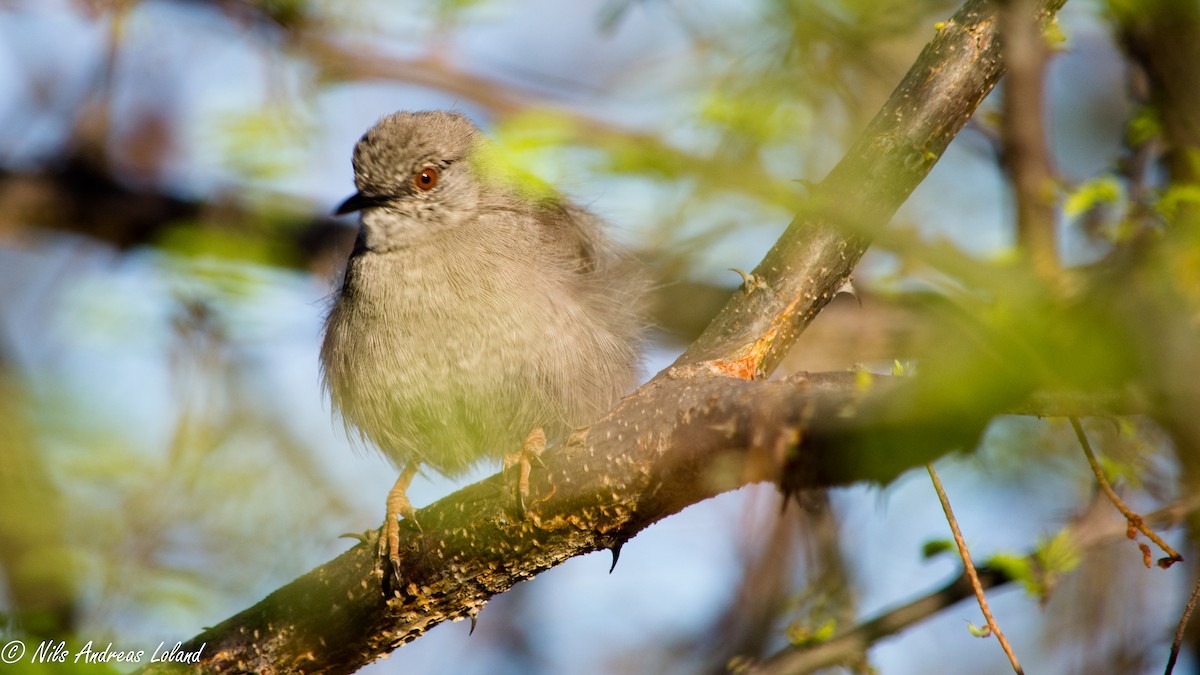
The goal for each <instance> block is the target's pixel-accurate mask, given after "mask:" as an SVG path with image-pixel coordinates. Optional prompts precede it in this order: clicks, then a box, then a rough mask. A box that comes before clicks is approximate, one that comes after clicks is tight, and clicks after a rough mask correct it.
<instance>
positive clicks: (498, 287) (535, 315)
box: [321, 112, 644, 476]
mask: <svg viewBox="0 0 1200 675" xmlns="http://www.w3.org/2000/svg"><path fill="white" fill-rule="evenodd" d="M503 165H504V163H503V162H501V161H496V156H495V154H494V152H493V150H492V149H491V147H490V145H489V144H488V142H487V140H486V138H485V137H484V136H483V135H482V134H481V133H480V132H479V130H478V129H477V128H476V127H475V126H474V125H473V124H472V123H471V122H470V121H469V120H467V119H466V118H465V117H463V116H462V115H458V114H454V113H446V112H417V113H410V112H400V113H396V114H394V115H390V116H388V117H385V118H384V119H382V120H380V122H379V123H378V124H377V125H375V127H373V128H372V129H370V130H369V131H367V133H366V134H365V135H363V137H362V139H361V140H359V142H358V145H357V146H356V147H355V149H354V178H355V183H356V185H357V187H358V193H357V194H355V195H354V196H353V197H351V198H350V199H349V200H347V202H346V203H345V204H344V205H343V206H342V208H341V209H339V212H349V211H361V212H362V215H361V229H360V232H359V236H358V241H357V243H356V245H355V249H354V252H353V253H352V254H351V256H350V260H349V262H348V263H347V266H346V271H345V278H344V280H343V282H342V286H341V289H340V290H339V292H338V293H337V296H336V300H335V302H334V305H333V308H332V309H331V311H330V312H329V316H328V318H327V320H326V323H325V339H324V344H323V345H322V347H321V364H322V370H323V377H324V382H325V387H326V388H327V389H328V391H329V393H330V396H331V398H332V400H333V404H334V407H335V409H336V410H337V411H338V412H340V414H341V415H342V417H343V418H344V419H345V421H346V422H347V425H348V426H352V427H353V428H356V429H357V430H358V432H359V433H361V435H362V436H364V437H365V438H367V439H369V440H370V441H371V442H372V443H373V444H374V445H376V446H377V447H378V448H379V449H380V450H381V451H382V452H383V453H384V454H385V455H386V456H387V457H388V458H389V459H390V460H391V461H392V462H393V463H395V464H396V465H397V466H403V465H405V464H407V463H409V462H414V461H415V462H420V463H421V464H425V465H428V466H430V467H432V468H434V469H436V470H437V471H439V472H441V473H443V474H446V475H449V476H454V475H457V474H461V473H462V472H464V471H465V470H467V469H468V468H469V467H471V466H472V465H473V464H475V463H476V462H477V461H479V460H481V459H484V458H498V457H500V456H502V455H504V454H506V453H512V452H515V451H517V450H519V449H520V447H521V442H522V440H523V439H524V438H525V435H526V434H528V433H529V432H530V431H531V430H532V429H534V428H536V427H541V428H543V429H544V430H545V432H546V434H547V436H548V437H549V438H550V439H551V440H552V441H553V440H554V439H555V438H562V437H563V436H564V435H565V434H566V433H567V432H568V431H569V430H571V429H573V428H575V427H577V426H580V425H583V424H585V423H588V422H590V421H592V420H593V419H594V418H595V417H596V416H598V415H599V414H600V413H602V412H603V411H604V410H606V409H607V408H608V407H609V406H610V405H611V404H612V403H613V402H614V401H615V400H616V399H617V398H618V397H619V396H620V395H622V394H623V393H625V392H626V391H627V390H628V389H629V388H630V387H631V386H632V385H633V384H634V380H635V377H636V374H637V370H638V340H639V334H640V331H641V325H642V324H641V320H640V319H639V315H638V309H639V304H640V302H639V301H640V298H641V295H642V292H643V289H644V282H643V280H642V278H641V277H640V276H639V275H638V274H637V273H636V269H635V268H634V267H633V266H632V265H631V264H630V263H629V260H628V258H627V257H626V256H624V255H623V254H621V253H620V252H619V251H617V250H616V249H615V248H614V247H613V246H612V245H611V243H610V242H609V241H608V240H607V239H606V238H605V236H604V233H603V231H602V228H601V223H600V222H599V221H598V219H597V218H596V217H594V216H592V215H591V214H589V213H588V212H586V211H584V210H583V209H580V208H578V207H576V206H574V205H572V204H570V203H568V202H567V201H566V200H565V199H564V198H562V197H561V196H559V195H558V194H557V193H555V192H553V191H552V190H551V189H549V188H547V187H545V186H544V185H541V184H538V183H536V182H532V181H530V180H529V179H526V178H523V177H521V176H520V175H518V172H515V171H512V170H505V169H503V168H502V167H503ZM428 169H433V170H434V172H435V173H436V175H434V184H433V185H432V187H429V180H428V178H429V175H430V174H426V176H425V179H422V178H421V174H422V172H423V171H426V170H428Z"/></svg>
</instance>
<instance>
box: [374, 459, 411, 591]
mask: <svg viewBox="0 0 1200 675" xmlns="http://www.w3.org/2000/svg"><path fill="white" fill-rule="evenodd" d="M418 466H419V465H418V463H417V462H409V463H408V464H406V465H405V466H404V470H403V471H401V472H400V477H399V478H397V479H396V484H395V485H393V486H392V489H391V491H390V492H388V496H387V520H385V521H384V523H383V536H381V537H379V557H380V558H387V559H388V560H391V561H392V568H393V570H394V569H395V568H396V567H397V566H399V565H400V522H399V520H397V517H398V516H404V518H405V519H406V520H409V521H411V522H412V524H413V525H416V526H417V529H418V530H419V529H421V525H420V524H419V523H418V522H417V511H416V509H414V508H413V505H412V502H410V501H408V486H409V485H411V484H412V479H413V476H416V475H417V467H418Z"/></svg>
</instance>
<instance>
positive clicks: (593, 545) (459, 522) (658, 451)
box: [184, 0, 1063, 672]
mask: <svg viewBox="0 0 1200 675" xmlns="http://www.w3.org/2000/svg"><path fill="white" fill-rule="evenodd" d="M1062 2H1063V0H1049V1H1048V2H1046V3H1044V5H1043V7H1042V9H1041V10H1040V11H1042V12H1053V11H1054V10H1055V9H1057V7H1058V6H1060V5H1061V4H1062ZM996 23H997V21H996V14H995V8H994V7H993V5H992V4H991V3H989V2H986V1H985V0H968V2H967V3H966V4H965V5H964V6H963V8H962V9H961V10H960V11H959V12H958V13H957V14H956V15H955V16H954V18H953V19H952V20H951V21H949V22H946V23H945V24H943V25H942V26H941V27H940V28H939V29H938V31H937V34H936V36H935V37H934V39H933V41H932V42H930V44H929V45H928V46H927V47H926V48H925V50H924V51H923V52H922V54H921V56H920V57H919V58H918V60H917V62H916V64H915V65H914V66H913V67H912V69H911V70H910V71H909V73H908V75H907V76H906V77H905V78H904V80H903V81H902V82H901V84H900V86H899V87H898V88H897V89H896V91H895V92H894V93H893V94H892V96H891V98H890V99H889V100H888V102H887V103H886V104H885V105H884V107H883V108H882V109H881V110H880V112H879V113H878V114H877V115H876V117H875V119H874V120H873V121H872V122H871V124H870V125H869V126H868V128H867V129H866V131H865V132H864V133H863V135H862V137H861V138H860V139H859V141H858V142H857V143H856V144H855V145H854V147H853V148H852V149H851V150H850V151H849V153H848V154H847V155H846V157H845V158H844V159H843V160H842V162H841V163H839V164H838V166H837V167H835V168H834V170H833V171H832V172H831V173H830V175H829V177H827V178H826V179H825V181H823V182H822V183H821V184H819V185H818V186H816V188H815V189H814V191H813V194H812V198H811V199H810V205H809V208H808V209H807V212H806V213H802V214H799V215H798V216H797V217H796V219H795V220H794V221H793V223H792V225H791V226H790V227H789V228H788V231H787V232H786V233H785V234H784V236H783V237H782V238H781V239H780V241H779V242H778V243H777V244H776V246H775V247H774V248H773V249H772V250H771V252H770V253H769V254H768V255H767V257H766V259H765V260H764V261H763V262H762V264H761V265H759V267H758V268H757V269H756V271H755V275H756V277H757V278H759V279H760V280H761V281H763V282H764V283H765V286H764V287H762V288H759V289H758V290H755V291H753V292H750V293H745V294H736V295H735V297H734V298H733V299H731V300H730V302H729V303H728V304H727V305H726V306H725V308H724V309H723V310H722V312H721V313H720V315H719V316H718V317H717V318H716V319H715V320H714V322H713V323H712V324H711V325H710V326H709V328H708V329H707V330H706V331H705V332H704V334H703V335H702V336H701V337H700V338H699V340H698V341H697V342H696V343H695V344H694V345H693V346H692V348H691V349H689V350H688V351H687V353H685V354H684V355H683V356H682V357H680V359H679V361H677V362H676V364H675V366H673V367H672V368H669V369H668V370H666V371H664V372H662V373H659V375H657V376H656V377H655V378H654V379H653V380H651V381H650V382H649V383H648V384H646V385H645V386H643V387H642V388H641V389H639V390H638V391H637V392H635V393H634V394H632V395H631V396H629V397H627V398H626V399H625V400H623V401H622V402H621V403H620V404H619V405H618V406H617V407H616V408H615V409H614V410H613V411H611V412H610V413H609V414H608V415H607V416H605V417H604V418H603V419H601V420H599V421H598V422H597V423H595V424H594V425H592V427H590V428H589V429H588V430H586V431H585V432H584V433H581V434H579V435H577V436H576V437H575V438H573V439H572V440H571V441H570V442H568V444H567V445H566V446H564V447H562V448H559V449H557V450H556V451H551V452H548V453H546V455H545V456H544V458H545V463H546V466H545V468H544V469H538V470H537V471H535V473H534V475H533V478H532V484H533V486H534V487H533V490H534V492H535V497H536V496H540V497H541V499H542V501H540V502H539V503H537V506H536V507H535V508H534V510H533V511H532V514H531V515H532V517H530V518H529V519H520V518H517V517H516V516H515V514H513V513H512V512H511V504H512V502H511V499H510V497H509V495H508V494H507V491H506V490H505V489H504V483H503V480H502V478H501V477H500V476H493V477H492V478H489V479H486V480H483V481H480V482H479V483H476V484H475V485H471V486H468V487H466V488H464V489H462V490H460V491H459V492H457V493H455V494H453V495H451V496H449V497H447V498H445V499H443V500H441V501H439V502H437V503H436V504H433V505H431V506H430V507H428V508H426V509H423V510H422V511H421V512H420V514H419V515H418V518H419V520H420V522H421V523H422V527H423V531H422V532H413V531H408V532H405V533H404V537H405V538H404V541H403V543H402V547H403V548H404V551H403V561H402V565H401V567H400V568H401V569H403V570H404V579H403V581H402V582H401V583H400V584H399V586H398V588H397V589H396V594H395V597H392V598H384V597H383V596H382V595H381V594H380V592H379V588H380V583H379V579H378V578H377V577H376V576H374V575H373V573H372V568H373V565H374V551H375V547H374V541H373V540H368V541H366V542H364V543H363V544H361V545H359V546H356V547H354V548H353V549H351V550H350V551H347V552H346V553H344V554H342V555H341V556H339V557H338V558H337V559H335V560H333V561H331V562H329V563H327V564H325V565H322V566H321V567H318V568H317V569H315V570H313V571H311V572H309V573H308V574H306V575H304V576H302V577H300V578H299V579H297V580H296V581H293V582H292V583H290V584H288V585H287V586H285V587H283V588H281V589H279V590H278V591H276V592H274V593H272V594H271V595H270V596H268V597H267V598H266V599H264V600H263V601H262V602H260V603H259V604H257V605H255V606H254V607H251V608H249V609H247V610H245V611H243V612H242V613H240V614H238V615H236V616H234V617H231V618H230V619H228V620H226V621H224V622H222V623H221V624H219V625H217V626H215V627H213V628H211V629H209V630H206V631H205V632H204V633H202V634H201V635H199V636H197V637H195V638H193V639H192V640H191V641H190V642H189V644H188V645H185V646H184V648H185V649H187V648H189V647H190V648H191V649H197V648H199V647H201V645H203V646H204V648H203V649H202V650H201V655H202V659H203V661H202V663H201V664H200V667H201V668H203V669H208V670H214V671H227V670H235V671H263V670H272V671H275V672H282V671H296V670H304V671H306V672H350V671H353V670H355V669H357V668H358V667H360V666H362V665H364V664H366V663H369V662H370V661H373V660H375V659H376V658H378V657H379V656H381V655H382V654H385V653H387V652H389V651H391V650H393V649H395V648H396V647H398V646H400V645H401V644H403V643H405V642H409V641H411V640H413V639H416V638H417V637H420V636H421V635H422V634H424V632H425V631H426V630H428V629H429V628H431V627H432V626H434V625H436V624H438V623H441V622H443V621H446V620H454V619H459V618H464V617H473V616H474V615H475V614H476V613H477V612H478V611H479V609H480V608H481V607H482V606H483V605H484V604H485V603H486V602H487V600H488V598H490V597H491V596H492V595H495V594H497V593H501V592H503V591H505V590H507V589H508V588H510V587H511V586H512V585H513V584H515V583H517V582H519V581H522V580H524V579H528V578H530V577H532V576H534V575H536V574H538V573H539V572H541V571H544V570H546V569H549V568H551V567H553V566H555V565H557V564H559V563H561V562H563V561H565V560H567V559H568V558H570V557H573V556H576V555H581V554H583V553H588V552H591V551H595V550H598V549H601V548H613V549H618V548H619V547H620V545H621V544H622V543H623V542H625V541H627V540H628V539H629V538H630V537H632V536H634V535H635V534H637V533H638V532H640V531H641V530H642V529H644V528H646V527H647V526H649V525H650V524H651V523H654V522H656V521H657V520H660V519H662V518H665V517H667V516H670V515H672V514H674V513H677V512H678V511H680V510H681V509H683V508H684V507H686V506H688V505H690V504H694V503H696V502H698V501H701V500H704V499H707V498H709V497H712V496H714V495H716V494H719V493H721V492H724V491H727V490H731V489H734V488H736V487H739V486H741V485H745V484H747V483H750V482H756V481H764V480H774V481H781V480H782V482H784V483H785V484H786V485H787V487H788V488H789V489H794V488H803V487H825V486H832V485H839V484H846V483H848V482H852V481H859V480H887V479H890V478H892V477H894V476H895V475H897V474H898V473H899V472H900V471H903V470H905V469H907V468H910V467H912V466H918V465H920V464H922V463H925V462H927V461H930V460H932V459H934V458H936V457H937V456H939V455H941V454H944V453H945V452H947V451H949V450H950V449H953V448H957V447H963V446H966V445H969V444H970V443H971V442H972V441H973V440H974V439H975V437H976V436H977V435H978V433H979V432H980V430H981V429H982V428H983V425H984V424H985V423H986V420H987V418H988V417H989V416H990V415H991V414H993V413H995V412H997V410H998V408H997V407H996V406H997V405H1004V404H1009V403H1015V401H1016V399H1018V398H1023V395H1024V394H1026V393H1028V392H1023V391H1017V390H1016V389H1014V388H1013V387H1011V386H1009V387H1006V388H1003V389H1002V394H1003V395H997V393H996V392H995V391H990V390H989V387H988V386H987V384H986V382H984V383H982V384H981V386H980V387H979V392H980V393H979V394H978V396H979V398H978V401H977V402H978V403H982V404H986V405H981V406H978V407H976V408H975V411H974V413H973V414H959V415H941V414H938V411H935V410H923V409H919V408H916V407H914V405H913V403H912V402H914V401H916V402H920V401H923V400H928V395H927V394H925V395H922V393H921V392H920V391H917V389H919V387H921V386H922V385H921V384H920V383H919V382H916V381H911V382H903V383H899V384H894V385H890V386H888V385H883V386H874V387H868V388H867V389H866V391H864V390H863V388H862V387H861V386H860V385H859V384H858V383H856V382H855V381H854V380H853V378H851V379H849V380H847V379H846V378H840V379H834V380H823V379H816V378H810V379H803V380H799V381H785V382H753V381H750V380H754V379H761V378H762V377H763V376H765V375H766V374H768V373H770V372H771V370H772V369H773V368H774V367H775V365H776V364H777V363H778V362H779V360H780V359H781V358H782V356H783V355H784V354H785V353H786V352H787V350H788V348H789V347H790V346H791V344H792V343H793V341H794V340H795V338H796V336H797V335H799V333H800V332H801V331H802V330H803V329H804V327H805V326H807V324H808V323H809V322H810V321H811V319H812V318H813V317H814V316H815V315H816V314H817V312H819V311H820V309H821V308H822V307H824V305H825V304H826V303H827V302H828V301H829V299H830V298H832V297H833V295H834V293H835V291H836V290H837V288H838V287H840V286H841V285H842V284H843V282H844V281H845V280H846V279H847V278H848V277H849V275H850V272H851V270H852V269H853V267H854V265H855V263H857V261H858V259H859V258H860V257H861V255H862V254H863V252H864V251H865V250H866V247H867V245H868V243H869V240H870V236H871V233H872V232H874V231H877V230H878V229H880V228H882V227H883V226H884V225H885V224H886V222H887V221H888V220H889V219H890V218H891V216H892V214H893V213H895V211H896V209H897V208H899V206H900V204H901V203H903V201H904V200H905V199H906V198H907V197H908V195H909V194H910V193H911V192H912V190H913V189H915V187H916V186H917V185H918V184H919V183H920V182H921V181H922V180H923V179H924V177H925V176H926V174H927V173H928V172H929V170H930V169H931V168H932V166H933V164H934V163H935V162H936V161H937V159H938V157H940V155H941V153H942V152H943V151H944V150H945V148H946V146H947V145H948V144H949V142H950V140H951V139H952V138H953V137H954V135H955V134H956V133H957V132H958V131H959V130H960V129H961V128H962V126H963V125H964V124H965V123H966V120H967V119H969V118H970V116H971V115H972V113H973V112H974V110H975V108H976V107H977V106H978V105H979V103H980V102H981V101H982V100H983V98H984V97H985V96H986V95H987V94H988V92H990V91H991V89H992V88H993V87H994V86H995V84H996V82H997V80H998V79H999V78H1000V76H1001V74H1002V72H1003V66H1002V62H1001V61H1002V60H1001V52H1000V47H999V40H998V29H997V26H996ZM729 376H734V377H729ZM1001 379H1002V378H999V377H997V378H995V380H997V381H999V380H1001ZM972 396H974V394H972ZM961 403H962V407H963V409H964V410H966V409H967V407H966V406H967V403H969V402H961ZM914 440H919V442H914ZM785 476H786V480H783V479H784V478H785Z"/></svg>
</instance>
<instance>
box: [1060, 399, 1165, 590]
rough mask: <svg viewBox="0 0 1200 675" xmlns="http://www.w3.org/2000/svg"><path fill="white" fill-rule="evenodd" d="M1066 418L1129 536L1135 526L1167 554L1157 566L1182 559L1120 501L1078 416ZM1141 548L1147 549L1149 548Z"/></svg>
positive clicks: (1148, 563) (1148, 557)
mask: <svg viewBox="0 0 1200 675" xmlns="http://www.w3.org/2000/svg"><path fill="white" fill-rule="evenodd" d="M1067 419H1069V420H1071V428H1073V429H1075V437H1076V438H1078V439H1079V445H1080V446H1081V447H1082V448H1083V454H1084V456H1085V457H1087V461H1088V464H1089V465H1091V467H1092V473H1094V474H1096V480H1097V481H1098V482H1099V483H1100V488H1101V489H1103V490H1104V493H1105V494H1106V495H1108V498H1109V499H1110V500H1111V501H1112V503H1113V506H1116V507H1117V510H1118V511H1120V512H1121V515H1123V516H1125V520H1126V521H1127V522H1128V523H1129V531H1130V535H1129V538H1130V539H1133V538H1134V535H1133V531H1134V529H1135V528H1136V530H1137V531H1138V532H1141V533H1142V534H1144V535H1146V537H1148V538H1149V539H1150V541H1152V542H1154V543H1155V544H1157V545H1158V547H1159V548H1161V549H1162V550H1163V552H1164V553H1166V554H1167V557H1166V558H1160V559H1159V561H1158V566H1159V567H1161V568H1163V569H1166V568H1168V567H1170V566H1171V565H1174V564H1175V563H1177V562H1180V561H1182V560H1183V556H1181V555H1179V552H1178V551H1176V550H1175V549H1173V548H1171V546H1170V545H1169V544H1167V542H1165V541H1163V539H1162V537H1160V536H1158V535H1157V534H1155V533H1154V530H1151V529H1150V528H1149V527H1147V526H1146V521H1145V520H1144V519H1143V518H1142V517H1141V516H1139V515H1138V514H1136V513H1134V512H1133V510H1131V509H1130V508H1129V507H1128V506H1126V505H1125V502H1123V501H1121V498H1120V497H1119V496H1118V495H1117V493H1116V491H1115V490H1113V489H1112V486H1111V485H1109V483H1108V479H1107V478H1105V477H1104V471H1103V470H1102V469H1101V468H1100V462H1098V461H1096V454H1095V453H1094V452H1092V445H1091V443H1089V442H1088V439H1087V434H1085V433H1084V432H1083V426H1082V425H1080V424H1079V418H1077V417H1069V418H1067ZM1143 550H1145V551H1148V550H1149V549H1143ZM1145 556H1146V567H1149V566H1150V554H1149V553H1148V552H1146V553H1145Z"/></svg>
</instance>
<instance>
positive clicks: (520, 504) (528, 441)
mask: <svg viewBox="0 0 1200 675" xmlns="http://www.w3.org/2000/svg"><path fill="white" fill-rule="evenodd" d="M545 449H546V432H545V431H543V430H542V428H541V427H537V428H536V429H534V430H533V431H530V432H529V435H528V436H526V437H525V442H524V443H523V444H522V445H521V449H520V450H519V451H517V452H514V453H512V454H508V455H505V456H504V471H505V472H506V473H507V472H508V470H509V469H511V468H512V467H514V466H516V467H519V472H518V474H517V509H518V511H519V512H520V514H521V517H522V518H523V517H525V516H526V515H527V514H528V510H527V506H526V505H527V504H528V502H529V472H530V471H531V470H532V469H533V462H537V463H538V464H540V465H541V466H543V467H545V466H546V465H545V464H542V452H543V451H544V450H545Z"/></svg>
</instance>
